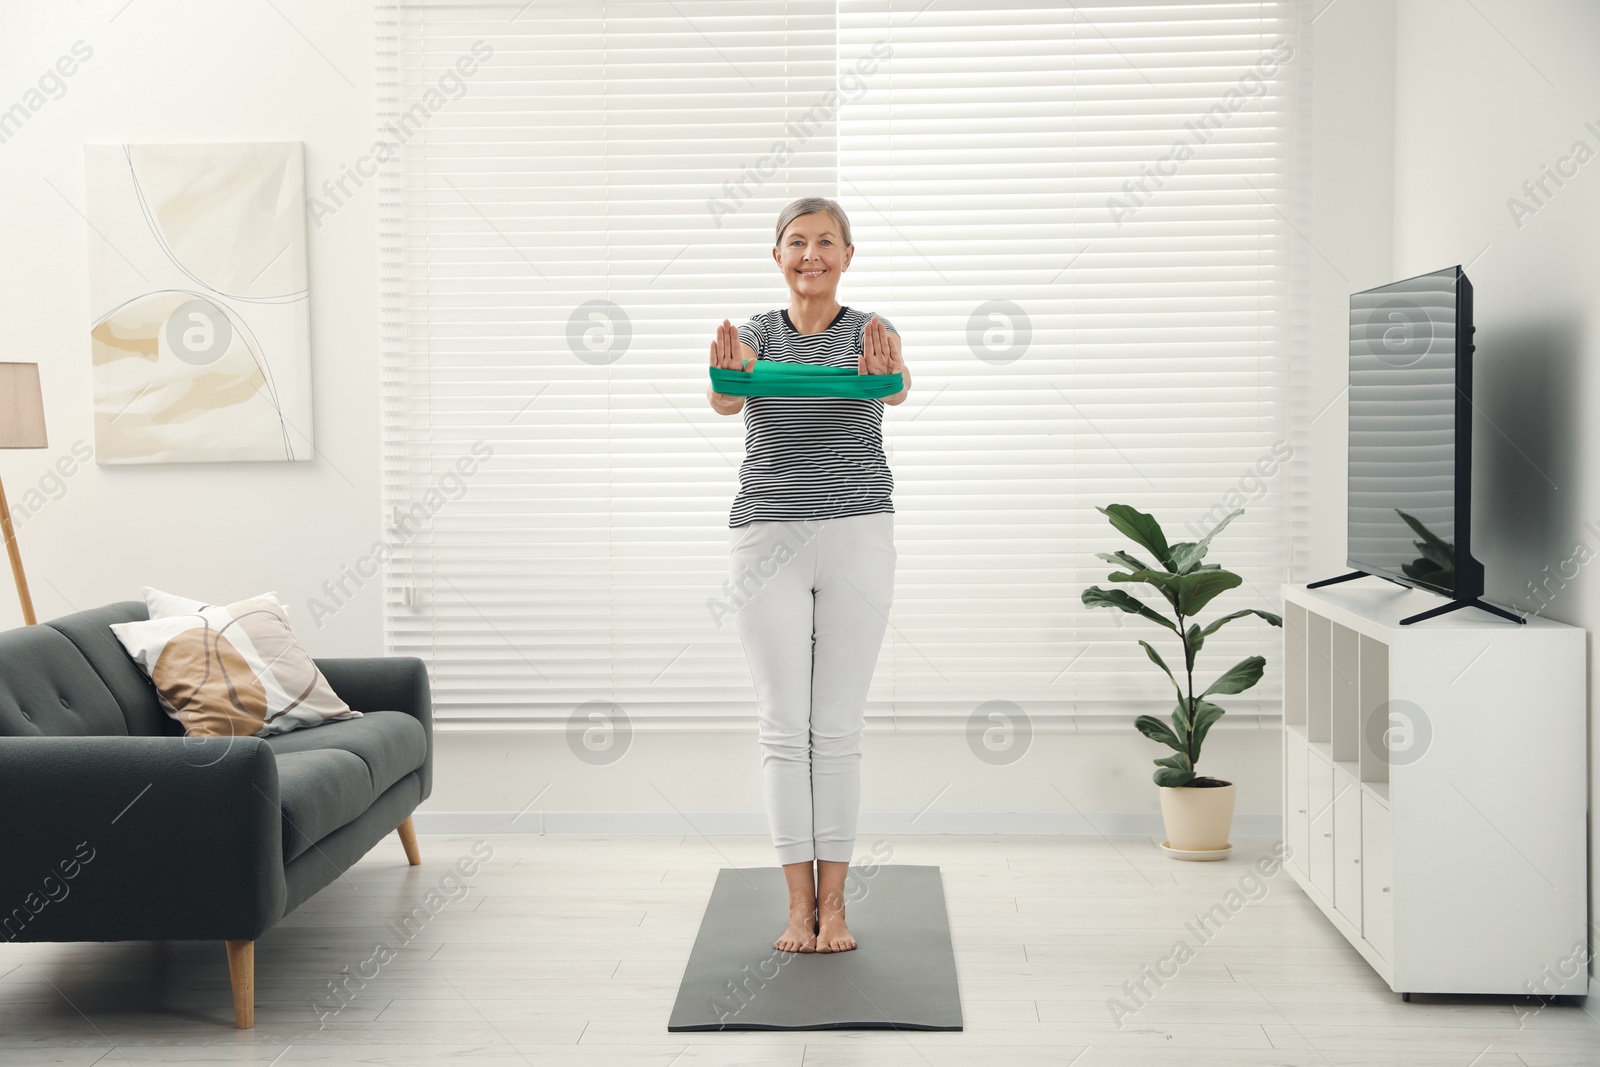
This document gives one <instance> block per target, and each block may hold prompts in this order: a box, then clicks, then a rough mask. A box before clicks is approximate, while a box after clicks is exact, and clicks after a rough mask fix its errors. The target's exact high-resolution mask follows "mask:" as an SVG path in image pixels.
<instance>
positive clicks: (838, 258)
mask: <svg viewBox="0 0 1600 1067" xmlns="http://www.w3.org/2000/svg"><path fill="white" fill-rule="evenodd" d="M854 255H855V248H854V247H851V246H847V245H845V243H844V238H842V237H840V236H839V223H838V221H837V220H835V219H834V217H833V216H832V215H830V214H828V213H827V212H826V211H818V212H815V213H813V214H810V215H801V216H799V217H798V218H796V219H795V220H794V221H793V222H791V223H789V225H788V227H787V228H786V229H785V230H784V231H783V240H782V241H781V242H779V244H778V247H777V248H774V249H773V250H772V258H773V260H774V261H775V262H776V263H777V264H778V269H779V270H781V271H782V272H783V279H784V281H786V282H787V283H788V284H789V288H790V289H791V290H793V291H794V293H795V295H796V296H804V297H809V298H815V297H831V296H832V295H833V292H834V290H835V289H837V288H838V287H839V275H841V274H843V273H844V272H845V271H846V270H848V269H849V267H850V259H851V257H852V256H854Z"/></svg>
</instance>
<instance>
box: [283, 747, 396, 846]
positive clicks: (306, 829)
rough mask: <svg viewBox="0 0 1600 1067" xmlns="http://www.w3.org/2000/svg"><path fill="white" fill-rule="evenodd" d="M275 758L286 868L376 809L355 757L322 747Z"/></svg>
mask: <svg viewBox="0 0 1600 1067" xmlns="http://www.w3.org/2000/svg"><path fill="white" fill-rule="evenodd" d="M276 758H277V763H278V798H279V801H280V807H281V809H282V812H283V860H284V862H285V863H287V862H289V861H290V860H292V859H294V858H295V857H296V856H298V855H300V854H301V853H302V852H304V851H305V850H306V849H308V848H310V847H311V846H312V845H315V844H316V843H317V842H318V841H321V840H322V839H323V838H324V837H326V836H327V835H329V834H331V833H333V831H335V830H337V829H338V828H339V827H341V826H344V825H345V824H346V823H351V822H354V821H355V820H356V819H358V818H360V817H361V813H362V812H364V811H366V810H367V809H368V808H369V807H371V806H372V785H371V781H372V779H371V778H370V777H369V776H368V774H367V769H366V764H365V762H364V761H363V760H362V759H361V757H360V756H358V755H356V754H355V753H354V752H347V751H345V750H344V749H339V748H320V749H313V750H311V751H309V752H283V753H279V754H277V757H276Z"/></svg>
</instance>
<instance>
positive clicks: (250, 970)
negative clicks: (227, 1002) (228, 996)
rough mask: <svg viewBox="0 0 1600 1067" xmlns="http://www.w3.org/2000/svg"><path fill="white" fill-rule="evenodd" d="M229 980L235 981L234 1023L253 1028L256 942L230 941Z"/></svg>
mask: <svg viewBox="0 0 1600 1067" xmlns="http://www.w3.org/2000/svg"><path fill="white" fill-rule="evenodd" d="M228 980H229V981H231V982H232V983H233V1025H234V1028H235V1029H237V1030H251V1029H254V1028H255V1025H256V943H255V942H254V941H229V942H228Z"/></svg>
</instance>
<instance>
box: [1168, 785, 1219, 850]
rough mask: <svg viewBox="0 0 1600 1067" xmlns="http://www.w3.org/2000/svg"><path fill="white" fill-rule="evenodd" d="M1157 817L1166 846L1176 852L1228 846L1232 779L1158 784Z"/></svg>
mask: <svg viewBox="0 0 1600 1067" xmlns="http://www.w3.org/2000/svg"><path fill="white" fill-rule="evenodd" d="M1159 788H1160V790H1161V821H1162V823H1164V824H1165V825H1166V828H1167V841H1166V844H1167V848H1168V849H1169V851H1174V850H1175V851H1180V852H1218V851H1221V850H1224V849H1227V848H1228V847H1229V845H1228V831H1229V829H1230V828H1231V827H1232V826H1233V794H1234V788H1233V783H1232V782H1229V783H1228V784H1227V785H1215V786H1190V785H1180V786H1167V785H1164V786H1160V787H1159Z"/></svg>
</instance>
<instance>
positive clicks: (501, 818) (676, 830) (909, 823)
mask: <svg viewBox="0 0 1600 1067" xmlns="http://www.w3.org/2000/svg"><path fill="white" fill-rule="evenodd" d="M411 824H412V826H413V827H415V829H416V831H417V833H419V834H595V835H606V834H622V835H628V834H707V835H715V834H755V835H762V834H766V833H767V832H768V829H767V816H766V814H765V813H764V812H751V811H696V812H685V813H682V814H679V813H677V812H670V811H668V812H658V811H524V812H520V813H519V812H511V811H418V812H416V814H414V815H413V816H412V817H411ZM856 832H857V834H858V835H859V836H861V837H867V836H871V835H883V834H972V835H984V834H1040V835H1050V834H1060V835H1067V836H1089V837H1093V836H1096V835H1106V836H1131V837H1149V836H1152V835H1160V834H1162V833H1163V831H1162V828H1161V813H1160V812H1158V811H1104V812H1090V813H1088V814H1087V815H1084V814H1079V813H1077V812H1060V811H945V812H931V811H930V812H923V813H921V814H918V813H915V812H898V811H893V812H862V813H861V818H860V821H859V823H858V824H857V827H856ZM1282 832H1283V816H1282V815H1280V814H1279V813H1277V812H1275V811H1273V812H1236V813H1235V814H1234V816H1233V834H1234V836H1236V837H1273V838H1275V837H1277V836H1279V835H1280V834H1281V833H1282Z"/></svg>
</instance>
